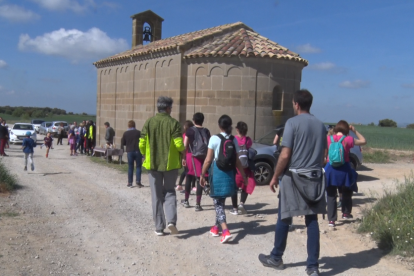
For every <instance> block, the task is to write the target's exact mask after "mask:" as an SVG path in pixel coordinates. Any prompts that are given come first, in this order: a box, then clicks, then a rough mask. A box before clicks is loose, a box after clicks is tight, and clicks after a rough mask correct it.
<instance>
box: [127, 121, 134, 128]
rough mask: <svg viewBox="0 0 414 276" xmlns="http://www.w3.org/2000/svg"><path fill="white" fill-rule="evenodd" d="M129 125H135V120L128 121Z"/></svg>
mask: <svg viewBox="0 0 414 276" xmlns="http://www.w3.org/2000/svg"><path fill="white" fill-rule="evenodd" d="M128 127H129V128H131V127H135V121H133V120H130V121H128Z"/></svg>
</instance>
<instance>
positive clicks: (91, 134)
mask: <svg viewBox="0 0 414 276" xmlns="http://www.w3.org/2000/svg"><path fill="white" fill-rule="evenodd" d="M85 139H86V155H88V156H90V155H91V156H93V154H94V153H93V149H94V147H95V139H96V137H95V125H94V124H93V121H92V120H89V121H88V125H87V126H86V133H85Z"/></svg>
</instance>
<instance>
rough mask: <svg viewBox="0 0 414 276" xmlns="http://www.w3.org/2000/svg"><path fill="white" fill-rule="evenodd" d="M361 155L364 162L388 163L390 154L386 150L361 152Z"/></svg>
mask: <svg viewBox="0 0 414 276" xmlns="http://www.w3.org/2000/svg"><path fill="white" fill-rule="evenodd" d="M362 155H363V158H364V162H365V163H390V155H389V154H388V152H386V151H382V150H375V151H373V152H362Z"/></svg>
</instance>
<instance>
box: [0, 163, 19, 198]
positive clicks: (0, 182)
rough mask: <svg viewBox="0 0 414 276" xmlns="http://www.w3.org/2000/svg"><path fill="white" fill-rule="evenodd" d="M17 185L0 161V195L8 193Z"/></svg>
mask: <svg viewBox="0 0 414 276" xmlns="http://www.w3.org/2000/svg"><path fill="white" fill-rule="evenodd" d="M16 184H17V180H16V178H15V177H14V176H13V175H11V174H10V173H9V171H8V170H7V168H6V166H4V164H3V163H2V161H1V160H0V193H5V192H10V191H12V190H13V189H14V187H15V186H16Z"/></svg>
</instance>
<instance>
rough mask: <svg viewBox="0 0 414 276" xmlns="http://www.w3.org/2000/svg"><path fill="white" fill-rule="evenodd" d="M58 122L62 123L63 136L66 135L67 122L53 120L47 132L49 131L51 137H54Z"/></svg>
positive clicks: (67, 129)
mask: <svg viewBox="0 0 414 276" xmlns="http://www.w3.org/2000/svg"><path fill="white" fill-rule="evenodd" d="M60 124H63V127H64V128H65V133H64V134H63V137H67V136H68V131H69V124H68V123H67V122H65V121H53V122H52V125H51V126H50V127H49V128H48V132H50V133H51V134H52V136H53V137H56V136H57V131H58V128H59V126H60Z"/></svg>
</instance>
